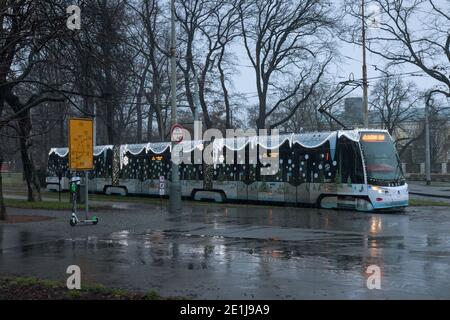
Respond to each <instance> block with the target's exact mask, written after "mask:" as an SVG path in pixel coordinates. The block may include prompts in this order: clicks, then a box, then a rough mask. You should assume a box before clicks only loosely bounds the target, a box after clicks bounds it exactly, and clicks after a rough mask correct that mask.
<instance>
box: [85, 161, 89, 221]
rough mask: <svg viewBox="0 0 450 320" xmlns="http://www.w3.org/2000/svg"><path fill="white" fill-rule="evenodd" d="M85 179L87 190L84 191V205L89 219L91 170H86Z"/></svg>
mask: <svg viewBox="0 0 450 320" xmlns="http://www.w3.org/2000/svg"><path fill="white" fill-rule="evenodd" d="M84 179H85V183H84V185H85V186H84V187H85V188H86V190H85V192H84V194H85V200H84V201H85V203H84V206H85V209H86V210H85V211H86V220H87V219H88V211H89V171H87V170H86V171H85V174H84Z"/></svg>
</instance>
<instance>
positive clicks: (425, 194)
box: [409, 191, 450, 199]
mask: <svg viewBox="0 0 450 320" xmlns="http://www.w3.org/2000/svg"><path fill="white" fill-rule="evenodd" d="M409 194H415V195H416V196H424V197H431V198H444V199H450V196H442V195H436V194H429V193H421V192H411V191H410V192H409Z"/></svg>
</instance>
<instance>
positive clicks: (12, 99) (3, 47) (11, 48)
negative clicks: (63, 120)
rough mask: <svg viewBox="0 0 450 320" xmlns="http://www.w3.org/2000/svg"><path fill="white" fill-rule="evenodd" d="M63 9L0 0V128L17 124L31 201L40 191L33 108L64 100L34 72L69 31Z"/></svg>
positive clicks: (42, 3)
mask: <svg viewBox="0 0 450 320" xmlns="http://www.w3.org/2000/svg"><path fill="white" fill-rule="evenodd" d="M63 12H65V7H63V6H62V5H61V3H59V2H57V1H50V0H47V1H45V0H43V1H26V0H21V1H1V2H0V22H1V23H0V28H1V33H0V36H1V38H0V96H1V99H0V100H1V104H0V108H1V110H0V115H1V118H0V131H1V130H2V128H3V127H4V126H8V125H10V124H11V123H12V122H15V123H16V124H17V132H18V138H19V142H20V150H21V157H22V164H23V171H24V176H25V180H26V182H27V187H28V200H29V201H33V200H34V195H33V185H34V186H35V187H36V191H37V193H38V195H39V184H38V183H37V179H36V176H35V170H34V164H33V161H32V159H31V155H30V153H29V147H30V146H31V143H30V139H29V137H30V133H31V128H32V123H31V119H30V110H31V109H32V108H35V107H38V106H40V105H42V104H43V103H45V102H51V101H53V102H60V101H63V100H64V97H63V96H62V95H61V94H60V91H59V90H58V89H55V87H53V86H52V85H51V84H48V83H47V84H43V83H40V82H39V81H36V80H34V79H32V75H33V72H34V71H35V70H36V67H37V66H39V65H41V64H42V63H44V60H43V59H42V53H43V52H44V51H45V50H48V45H49V44H50V43H52V42H53V41H56V39H58V38H59V37H61V36H62V35H63V34H64V33H65V32H66V29H65V19H64V18H65V17H64V14H63ZM30 77H31V79H30ZM6 106H7V107H9V109H5V107H6ZM0 201H3V199H0Z"/></svg>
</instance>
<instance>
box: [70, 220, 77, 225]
mask: <svg viewBox="0 0 450 320" xmlns="http://www.w3.org/2000/svg"><path fill="white" fill-rule="evenodd" d="M69 223H70V225H71V226H72V227H74V226H75V225H76V224H77V222H76V221H75V219H70V220H69Z"/></svg>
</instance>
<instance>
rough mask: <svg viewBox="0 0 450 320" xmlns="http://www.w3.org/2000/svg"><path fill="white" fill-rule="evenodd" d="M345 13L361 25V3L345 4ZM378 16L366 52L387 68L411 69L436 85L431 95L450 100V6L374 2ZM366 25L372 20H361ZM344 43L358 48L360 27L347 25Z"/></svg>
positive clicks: (417, 0)
mask: <svg viewBox="0 0 450 320" xmlns="http://www.w3.org/2000/svg"><path fill="white" fill-rule="evenodd" d="M345 2H346V9H345V10H346V12H347V13H348V14H349V15H351V16H352V17H354V18H356V19H357V21H358V23H357V24H358V25H359V24H360V22H359V21H360V20H361V16H360V1H355V0H346V1H345ZM371 4H372V5H373V6H377V7H378V8H379V13H378V14H377V16H376V17H373V18H374V19H375V21H376V28H374V29H372V30H371V31H370V32H369V33H368V35H367V44H366V48H367V50H368V51H370V52H371V53H374V54H376V55H378V56H380V57H382V58H384V59H385V60H387V61H388V67H392V66H401V65H410V66H414V67H416V68H418V69H419V70H421V71H422V72H424V73H425V74H426V75H427V76H429V77H430V78H431V79H433V80H435V81H436V83H437V85H436V87H435V88H434V93H440V94H443V95H445V96H446V97H450V76H449V75H450V14H449V12H450V2H449V1H439V2H437V1H434V0H373V1H371ZM364 21H365V22H366V23H367V24H368V23H370V22H371V21H373V19H368V17H367V16H366V17H364ZM346 31H347V32H346V34H345V35H344V36H343V38H344V39H346V40H347V41H350V42H352V43H356V44H359V45H362V44H361V41H360V38H359V27H354V25H350V26H349V28H348V29H347V30H346Z"/></svg>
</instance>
